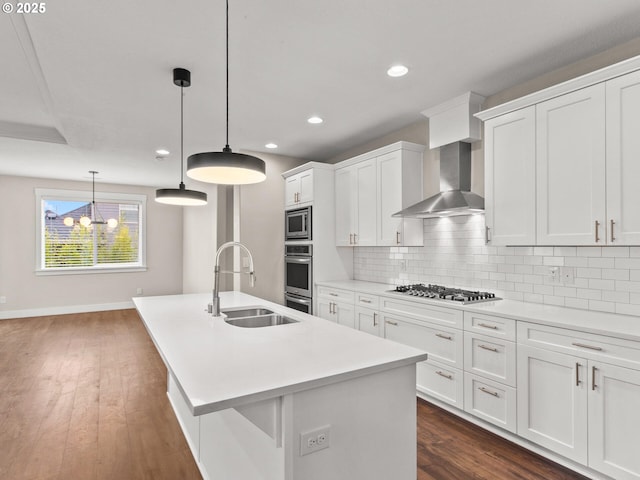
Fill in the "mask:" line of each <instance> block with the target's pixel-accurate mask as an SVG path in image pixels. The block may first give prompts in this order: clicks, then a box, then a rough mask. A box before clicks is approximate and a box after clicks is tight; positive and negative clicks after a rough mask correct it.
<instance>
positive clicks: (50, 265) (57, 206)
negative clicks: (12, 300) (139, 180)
mask: <svg viewBox="0 0 640 480" xmlns="http://www.w3.org/2000/svg"><path fill="white" fill-rule="evenodd" d="M145 205H146V196H144V195H130V194H121V193H99V192H96V193H95V204H94V203H92V201H91V192H86V191H81V192H80V191H70V190H43V189H36V206H37V215H38V235H37V239H38V241H37V266H36V271H37V273H39V274H58V273H90V272H94V273H95V272H96V271H139V270H144V269H145V255H144V251H145V250H144V241H145V239H144V233H145V229H144V218H145Z"/></svg>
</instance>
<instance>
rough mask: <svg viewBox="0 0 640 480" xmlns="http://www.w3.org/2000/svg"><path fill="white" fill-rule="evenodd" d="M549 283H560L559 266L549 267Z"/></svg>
mask: <svg viewBox="0 0 640 480" xmlns="http://www.w3.org/2000/svg"><path fill="white" fill-rule="evenodd" d="M549 283H552V284H555V285H560V283H561V280H560V267H549Z"/></svg>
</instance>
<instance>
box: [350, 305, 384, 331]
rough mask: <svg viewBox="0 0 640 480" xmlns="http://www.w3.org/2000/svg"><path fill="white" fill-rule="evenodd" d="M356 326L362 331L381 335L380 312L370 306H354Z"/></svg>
mask: <svg viewBox="0 0 640 480" xmlns="http://www.w3.org/2000/svg"><path fill="white" fill-rule="evenodd" d="M356 327H357V328H358V330H360V331H362V332H367V333H370V334H372V335H377V336H381V332H382V329H381V328H380V313H379V312H378V311H376V310H372V309H370V308H362V307H356Z"/></svg>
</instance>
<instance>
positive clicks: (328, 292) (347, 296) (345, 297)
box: [318, 286, 355, 304]
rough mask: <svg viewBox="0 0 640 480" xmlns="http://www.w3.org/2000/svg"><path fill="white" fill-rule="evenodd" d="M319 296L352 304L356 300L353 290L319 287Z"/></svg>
mask: <svg viewBox="0 0 640 480" xmlns="http://www.w3.org/2000/svg"><path fill="white" fill-rule="evenodd" d="M318 296H319V297H325V298H329V299H331V300H332V301H334V302H344V303H351V304H353V301H354V299H355V293H354V292H353V291H351V290H341V289H339V288H331V287H322V286H320V287H318Z"/></svg>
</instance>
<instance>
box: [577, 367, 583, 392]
mask: <svg viewBox="0 0 640 480" xmlns="http://www.w3.org/2000/svg"><path fill="white" fill-rule="evenodd" d="M581 366H582V365H580V364H579V363H578V362H576V387H578V386H580V367H581Z"/></svg>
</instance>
